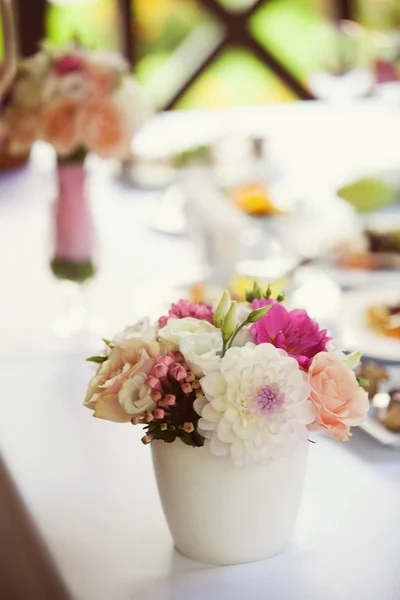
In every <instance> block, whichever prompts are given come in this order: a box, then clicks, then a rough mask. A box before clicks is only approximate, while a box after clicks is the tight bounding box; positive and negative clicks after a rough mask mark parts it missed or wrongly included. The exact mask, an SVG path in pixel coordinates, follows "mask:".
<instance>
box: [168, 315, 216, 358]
mask: <svg viewBox="0 0 400 600" xmlns="http://www.w3.org/2000/svg"><path fill="white" fill-rule="evenodd" d="M216 332H218V333H219V335H221V334H220V332H219V330H218V329H217V328H216V327H214V325H211V323H209V322H208V321H204V320H200V319H193V318H192V317H185V318H183V319H169V320H168V323H167V324H166V325H165V327H162V328H161V329H160V330H159V332H158V337H159V339H160V342H161V343H163V347H164V348H165V349H166V350H172V351H174V350H180V343H181V341H182V340H183V339H184V338H186V337H189V336H190V335H193V334H194V333H216Z"/></svg>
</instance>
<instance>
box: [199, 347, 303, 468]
mask: <svg viewBox="0 0 400 600" xmlns="http://www.w3.org/2000/svg"><path fill="white" fill-rule="evenodd" d="M200 384H201V387H202V390H203V393H204V396H203V397H200V398H198V399H197V400H196V401H195V410H196V411H197V413H198V414H199V415H200V417H201V418H200V419H199V432H200V433H201V434H202V435H203V436H204V437H205V438H206V439H207V440H208V442H207V443H208V444H209V447H210V450H211V452H212V453H213V454H215V455H217V456H230V457H231V458H232V459H233V460H234V462H235V464H236V465H238V466H247V465H250V464H267V463H269V462H270V461H271V460H273V458H275V457H276V456H282V455H287V454H289V453H291V452H292V450H293V449H294V448H295V446H296V443H297V442H298V440H299V439H301V440H305V439H307V427H306V425H307V424H309V423H311V422H312V421H313V420H314V410H313V406H312V404H311V402H310V401H309V400H308V397H309V389H310V388H309V386H308V384H307V382H306V380H305V376H304V374H303V372H302V371H300V369H299V365H298V363H297V361H296V360H295V359H294V358H291V357H289V356H288V355H287V354H286V352H285V351H284V350H279V349H277V348H275V347H274V346H272V344H260V345H258V346H256V345H254V344H247V345H246V346H244V347H242V348H237V347H234V348H230V349H229V350H228V351H227V353H226V355H225V356H224V358H222V359H221V361H220V363H219V370H218V372H216V373H210V374H208V375H206V376H205V377H203V378H202V379H201V380H200Z"/></svg>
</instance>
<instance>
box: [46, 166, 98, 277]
mask: <svg viewBox="0 0 400 600" xmlns="http://www.w3.org/2000/svg"><path fill="white" fill-rule="evenodd" d="M57 175H58V196H57V199H56V202H55V207H54V230H53V231H54V255H53V260H52V263H51V266H52V270H53V273H54V275H55V276H56V277H58V278H59V279H67V280H69V281H74V282H77V283H83V282H84V281H87V280H88V279H90V278H91V277H93V275H94V265H93V260H92V259H93V251H94V227H93V219H92V213H91V210H90V206H89V204H88V202H87V200H86V197H85V170H84V167H83V164H82V163H78V162H77V163H75V162H61V163H59V164H58V169H57Z"/></svg>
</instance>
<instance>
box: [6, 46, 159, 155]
mask: <svg viewBox="0 0 400 600" xmlns="http://www.w3.org/2000/svg"><path fill="white" fill-rule="evenodd" d="M132 107H134V110H132ZM150 112H151V111H150V108H149V105H148V104H147V102H146V100H145V97H144V95H143V92H142V90H141V88H140V86H139V85H138V83H137V82H136V81H135V79H134V78H133V76H132V75H130V74H129V72H128V66H127V63H126V62H125V61H124V60H123V59H122V58H121V57H120V56H119V55H118V54H114V53H111V52H105V51H91V50H88V49H87V48H85V47H84V46H81V45H80V44H79V43H77V42H71V43H69V44H67V45H66V46H64V47H61V48H55V47H52V46H51V45H48V44H43V46H42V48H41V50H40V51H39V52H38V53H36V54H35V55H33V56H32V57H31V58H28V59H25V60H23V61H22V62H21V63H20V65H19V68H18V73H17V76H16V78H15V81H14V85H13V87H12V89H11V90H10V93H9V94H8V96H7V97H6V99H5V101H4V110H3V117H2V123H3V130H4V132H5V135H6V138H7V142H8V150H9V152H10V153H11V154H17V155H25V154H27V153H29V150H30V148H31V146H32V144H33V143H34V142H35V141H36V140H43V141H45V142H48V143H49V144H51V145H52V146H53V147H54V149H55V151H56V153H57V155H58V156H59V157H61V158H63V159H65V158H71V157H73V158H74V159H76V157H77V155H79V158H80V159H82V158H84V156H85V154H86V153H87V152H94V153H96V154H98V155H99V156H102V157H112V158H118V159H123V158H126V157H127V156H129V154H130V145H131V141H132V138H133V135H134V133H135V131H136V130H137V129H138V128H139V127H140V125H141V124H142V123H143V122H144V121H145V120H146V119H147V118H148V116H149V114H150Z"/></svg>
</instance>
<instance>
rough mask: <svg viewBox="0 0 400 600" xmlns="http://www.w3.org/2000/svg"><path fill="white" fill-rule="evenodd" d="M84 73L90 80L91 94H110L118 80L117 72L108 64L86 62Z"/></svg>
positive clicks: (101, 95)
mask: <svg viewBox="0 0 400 600" xmlns="http://www.w3.org/2000/svg"><path fill="white" fill-rule="evenodd" d="M85 70H86V74H87V76H88V78H89V82H90V92H91V94H92V95H93V96H99V97H101V98H102V97H104V96H108V95H109V94H111V92H112V91H113V89H114V88H115V86H116V85H117V82H118V73H115V72H114V71H113V70H112V69H110V67H109V66H107V65H106V66H104V65H101V64H96V63H87V64H86V67H85Z"/></svg>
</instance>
